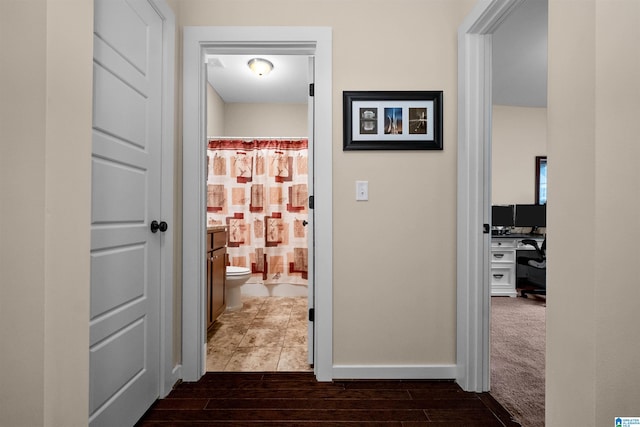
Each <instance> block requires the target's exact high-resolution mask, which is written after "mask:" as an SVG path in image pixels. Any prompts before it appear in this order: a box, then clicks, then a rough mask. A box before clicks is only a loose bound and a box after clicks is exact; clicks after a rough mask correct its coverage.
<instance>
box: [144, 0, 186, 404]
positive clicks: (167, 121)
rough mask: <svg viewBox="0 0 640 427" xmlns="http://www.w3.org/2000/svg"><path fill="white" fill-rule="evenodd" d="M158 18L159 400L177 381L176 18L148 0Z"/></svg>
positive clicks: (162, 1)
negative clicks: (165, 228) (161, 228)
mask: <svg viewBox="0 0 640 427" xmlns="http://www.w3.org/2000/svg"><path fill="white" fill-rule="evenodd" d="M151 4H152V5H153V7H154V8H155V9H156V11H157V12H158V15H160V17H161V18H162V143H161V145H162V147H161V151H162V163H161V168H162V177H161V179H162V195H161V197H160V215H161V217H162V219H163V220H164V221H165V222H166V223H167V224H168V225H169V229H168V232H166V233H162V234H163V236H162V238H163V241H162V252H161V259H160V348H159V349H158V351H159V353H160V397H161V398H162V397H165V396H166V395H167V394H169V392H170V391H171V389H172V388H173V386H174V385H175V383H176V382H177V381H178V380H179V379H180V370H179V366H175V365H174V357H173V353H174V352H173V347H174V346H173V342H174V339H173V325H174V322H175V319H174V316H173V311H174V310H173V305H174V300H175V297H174V293H173V283H174V281H173V263H174V236H175V234H174V232H175V229H176V228H175V221H174V199H173V194H174V179H175V172H174V150H175V135H174V126H175V95H174V94H175V90H174V87H175V56H176V54H175V51H176V18H175V15H174V14H173V10H172V9H171V8H170V7H169V5H168V4H167V2H166V0H151Z"/></svg>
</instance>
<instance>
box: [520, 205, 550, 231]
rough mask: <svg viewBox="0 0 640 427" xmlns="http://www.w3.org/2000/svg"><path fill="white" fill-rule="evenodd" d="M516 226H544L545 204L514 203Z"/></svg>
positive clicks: (545, 221)
mask: <svg viewBox="0 0 640 427" xmlns="http://www.w3.org/2000/svg"><path fill="white" fill-rule="evenodd" d="M515 226H516V227H534V228H535V227H546V226H547V205H516V220H515Z"/></svg>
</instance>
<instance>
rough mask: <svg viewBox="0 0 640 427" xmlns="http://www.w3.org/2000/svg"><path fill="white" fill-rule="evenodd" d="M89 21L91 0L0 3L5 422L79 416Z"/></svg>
mask: <svg viewBox="0 0 640 427" xmlns="http://www.w3.org/2000/svg"><path fill="white" fill-rule="evenodd" d="M92 31H93V3H92V2H87V1H85V0H69V1H64V2H61V1H45V0H39V1H36V0H33V1H30V0H29V1H28V0H23V1H12V2H6V1H3V2H2V3H0V52H2V67H0V70H1V71H0V73H1V74H0V93H1V94H2V95H1V96H0V118H1V120H2V121H1V123H0V124H1V126H0V127H1V129H2V131H1V134H2V136H1V138H2V144H1V145H0V150H1V153H0V200H1V201H2V205H1V207H0V236H2V238H1V244H0V283H1V286H2V288H1V295H0V342H1V343H2V345H1V350H0V378H2V388H1V390H0V414H2V416H1V418H2V420H1V421H0V423H1V424H3V425H11V426H49V425H50V426H60V425H68V426H81V425H86V422H87V408H88V405H89V403H88V402H89V399H88V384H89V378H88V363H89V359H88V342H89V323H88V319H89V223H90V182H91V174H90V164H91V105H92V104H91V95H92V89H91V88H92V86H91V85H92V49H93V44H92ZM18 39H19V42H16V40H18Z"/></svg>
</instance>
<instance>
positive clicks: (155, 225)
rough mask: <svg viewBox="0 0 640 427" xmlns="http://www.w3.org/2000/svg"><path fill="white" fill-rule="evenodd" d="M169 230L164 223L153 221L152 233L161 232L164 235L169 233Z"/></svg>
mask: <svg viewBox="0 0 640 427" xmlns="http://www.w3.org/2000/svg"><path fill="white" fill-rule="evenodd" d="M168 228H169V226H168V225H167V223H166V222H164V221H161V222H158V221H156V220H155V219H154V220H153V221H151V232H152V233H157V232H158V230H160V231H161V232H162V233H164V232H165V231H167V229H168Z"/></svg>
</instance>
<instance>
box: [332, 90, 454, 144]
mask: <svg viewBox="0 0 640 427" xmlns="http://www.w3.org/2000/svg"><path fill="white" fill-rule="evenodd" d="M342 102H343V121H344V142H343V150H345V151H349V150H442V91H377V92H369V91H345V92H343V94H342Z"/></svg>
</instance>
